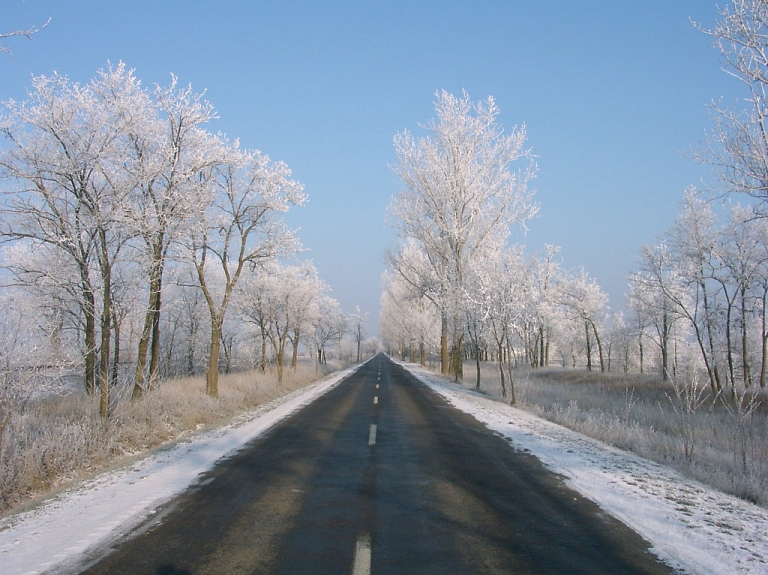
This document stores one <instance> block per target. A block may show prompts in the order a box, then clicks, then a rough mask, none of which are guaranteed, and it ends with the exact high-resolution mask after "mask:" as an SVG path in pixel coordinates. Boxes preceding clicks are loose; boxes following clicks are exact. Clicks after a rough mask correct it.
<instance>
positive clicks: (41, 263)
mask: <svg viewBox="0 0 768 575" xmlns="http://www.w3.org/2000/svg"><path fill="white" fill-rule="evenodd" d="M216 117H217V116H216V112H215V110H214V108H213V106H212V105H211V104H210V103H209V102H207V101H206V100H205V99H204V98H203V96H202V94H199V93H196V92H194V91H193V90H192V88H191V86H183V85H180V84H179V82H178V80H177V78H176V77H173V76H172V77H171V81H170V83H169V84H168V85H167V86H155V87H154V88H153V89H147V88H145V87H144V86H142V84H141V82H140V81H139V79H138V78H137V77H136V76H135V74H134V72H133V71H132V70H130V69H128V68H127V67H126V66H125V65H124V64H123V63H120V64H118V65H117V66H109V67H108V68H107V69H105V70H102V71H100V72H99V73H98V74H97V75H96V77H95V78H94V79H93V80H92V81H90V82H89V83H87V84H79V83H77V82H73V81H71V80H69V79H68V78H67V77H65V76H63V75H59V74H53V75H50V76H39V77H36V78H34V79H33V80H32V86H31V89H30V90H29V91H28V97H27V99H26V100H25V101H22V102H17V101H7V102H4V103H3V105H2V112H0V132H1V133H2V135H3V136H4V140H5V145H4V146H3V147H2V149H1V150H0V176H1V177H2V179H3V186H2V198H1V200H2V203H1V204H0V235H1V236H2V238H3V241H4V244H5V245H4V251H3V257H4V267H5V269H6V270H7V273H6V275H5V283H6V292H7V293H10V292H11V291H15V292H18V293H21V294H23V297H18V296H17V297H15V299H14V301H16V302H19V301H23V302H24V305H26V306H27V309H29V310H30V311H32V310H34V313H30V316H29V319H30V323H31V324H33V325H27V326H24V327H25V328H26V329H27V330H28V331H29V330H37V332H38V334H42V336H41V337H40V338H39V340H35V343H34V345H35V346H37V347H36V350H37V351H36V359H30V360H29V361H32V362H40V363H44V362H46V361H54V362H56V361H62V360H63V359H64V358H67V359H68V361H70V362H71V363H72V364H73V365H79V366H81V369H82V380H83V386H84V388H85V390H86V391H87V392H88V393H89V394H93V395H97V394H98V396H99V397H100V412H101V414H102V415H103V416H105V417H107V416H108V415H109V409H110V390H111V389H112V388H114V386H115V385H116V383H117V382H118V380H120V379H121V378H122V379H129V380H130V381H131V382H132V396H133V397H134V398H138V397H140V396H142V394H144V393H145V392H146V391H147V390H149V389H151V388H152V387H153V386H154V385H155V384H156V382H157V381H158V378H159V377H161V375H163V373H162V370H161V368H162V367H163V365H165V369H166V373H167V371H168V370H169V366H171V365H172V364H175V365H176V371H177V372H183V371H185V370H186V371H187V372H194V371H195V370H197V369H198V367H199V365H202V366H203V369H204V370H205V373H206V391H207V393H208V394H209V395H211V396H216V395H217V394H218V374H219V370H220V369H222V367H225V368H228V367H229V365H230V363H231V361H232V352H233V344H234V341H235V339H236V338H237V337H239V335H238V334H239V333H241V332H242V331H243V326H251V332H252V335H253V340H254V341H258V342H259V343H258V344H254V345H252V346H251V348H252V349H251V355H252V356H253V357H251V358H250V361H251V363H252V364H253V365H258V366H260V367H261V369H265V368H266V363H267V361H268V358H271V359H273V360H274V361H275V362H276V363H277V365H278V373H279V375H280V377H282V366H283V354H284V353H285V352H286V344H287V342H290V343H291V345H292V346H293V350H292V359H291V361H292V364H293V365H295V363H296V361H297V359H296V358H297V350H298V347H299V345H300V344H305V345H306V346H307V347H311V348H312V349H316V350H317V353H318V360H319V361H322V360H323V359H324V354H325V350H326V347H327V346H328V344H329V342H331V341H334V340H338V339H339V338H340V337H341V336H342V335H343V334H344V333H345V332H346V331H347V319H348V318H347V317H346V316H344V314H343V313H342V311H341V308H340V306H339V304H338V302H336V301H335V300H334V299H333V298H331V297H330V295H329V293H330V289H329V287H328V286H327V285H326V284H325V283H324V282H323V281H322V280H320V278H319V277H318V274H317V271H316V270H315V269H314V267H313V266H312V264H311V263H310V262H305V263H303V264H298V265H293V264H290V265H289V264H287V263H285V262H286V261H287V259H288V258H291V257H292V256H294V255H295V254H297V253H298V251H299V250H300V244H299V241H298V239H297V237H296V236H295V234H294V233H293V231H291V230H290V229H288V227H287V225H286V223H285V221H284V219H283V215H284V214H285V213H286V212H287V211H288V210H289V209H290V208H291V207H293V206H301V205H302V204H303V203H304V201H305V198H306V196H305V193H304V190H303V185H302V184H301V183H299V182H297V181H295V180H293V179H292V178H291V170H290V169H289V168H288V166H286V165H285V164H284V163H282V162H276V161H272V160H271V159H270V158H269V157H268V156H267V155H266V154H263V153H262V152H260V151H258V150H246V149H244V148H242V147H241V146H240V143H239V142H238V141H237V140H230V139H228V138H227V137H226V136H224V135H223V134H220V133H213V132H212V131H210V129H208V125H209V124H210V122H211V121H213V120H214V119H215V118H216ZM8 297H9V296H8ZM234 324H237V328H235V327H233V326H234ZM204 336H205V337H206V338H207V344H206V343H204V342H202V341H201V339H202V338H203V337H204ZM125 338H127V339H128V340H129V342H130V344H131V346H132V351H131V354H130V355H131V356H132V357H131V358H130V359H129V360H126V359H125V355H124V354H125V352H126V344H125V341H124V339H125ZM73 350H76V351H73ZM45 354H47V356H46V355H45ZM200 356H204V359H202V361H200V360H199V359H198V358H199V357H200ZM126 366H131V369H132V373H131V374H130V375H127V376H126V375H125V372H126V369H127V367H126Z"/></svg>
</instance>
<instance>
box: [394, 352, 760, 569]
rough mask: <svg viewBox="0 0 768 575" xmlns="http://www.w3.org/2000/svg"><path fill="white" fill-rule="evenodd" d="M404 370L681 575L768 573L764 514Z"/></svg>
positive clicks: (675, 475) (529, 416)
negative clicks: (532, 459) (636, 536)
mask: <svg viewBox="0 0 768 575" xmlns="http://www.w3.org/2000/svg"><path fill="white" fill-rule="evenodd" d="M406 367H407V368H408V369H410V370H411V372H412V373H414V375H416V376H417V377H418V378H419V379H420V380H421V381H423V382H424V383H426V384H427V385H428V386H429V387H431V388H432V389H433V390H434V391H436V392H437V393H438V394H440V395H441V396H443V397H444V398H445V399H446V400H447V401H448V402H449V403H450V404H452V405H453V406H454V407H456V408H458V409H460V410H461V411H464V412H466V413H468V414H470V415H472V416H473V417H475V418H476V419H477V420H479V421H481V422H483V423H485V424H486V426H487V427H488V428H489V429H490V430H492V431H494V432H496V433H498V434H499V435H500V436H501V437H503V438H505V439H506V440H507V441H509V443H510V444H511V445H513V446H514V447H516V448H518V449H523V450H526V451H529V452H531V453H533V454H534V455H535V456H536V457H538V458H539V459H540V460H541V461H542V462H543V463H544V464H545V465H547V466H548V467H549V468H550V469H551V470H552V471H554V472H556V473H559V474H560V475H562V476H564V477H565V478H566V481H567V483H568V484H569V485H570V486H571V487H572V488H574V489H575V490H576V491H578V492H580V493H581V494H582V495H584V496H585V497H588V498H589V499H591V500H592V501H594V502H595V503H597V504H598V505H599V506H600V507H601V508H603V509H604V510H605V511H607V512H608V513H610V514H611V515H613V516H615V517H617V518H619V519H620V520H621V521H623V522H624V523H625V524H627V525H629V526H630V527H631V528H632V529H634V530H635V531H636V532H638V533H640V535H642V536H643V537H644V538H645V539H646V540H647V541H649V542H650V543H651V545H652V549H653V551H654V552H655V553H656V554H657V555H658V556H659V557H660V558H661V559H662V560H663V561H665V562H666V563H668V564H669V565H671V566H673V567H674V568H676V569H678V570H679V571H680V572H682V573H688V574H696V575H699V574H700V575H736V574H746V573H753V574H763V575H765V574H768V510H766V509H763V508H762V507H758V506H756V505H752V504H750V503H747V502H745V501H742V500H741V499H737V498H735V497H732V496H730V495H726V494H724V493H722V492H720V491H717V490H715V489H713V488H710V487H707V486H705V485H702V484H700V483H697V482H695V481H692V480H690V479H687V478H685V477H683V476H681V475H680V474H678V473H677V472H675V471H673V470H671V469H669V468H667V467H664V466H662V465H658V464H656V463H653V462H650V461H648V460H646V459H642V458H640V457H637V456H634V455H632V454H630V453H627V452H625V451H621V450H619V449H615V448H613V447H610V446H608V445H606V444H604V443H601V442H600V441H596V440H594V439H590V438H588V437H585V436H584V435H581V434H580V433H577V432H575V431H571V430H569V429H566V428H564V427H561V426H559V425H556V424H554V423H550V422H548V421H545V420H543V419H540V418H538V417H536V416H535V415H532V414H530V413H527V412H525V411H522V410H519V409H515V408H513V407H510V406H508V405H505V404H503V403H500V402H498V401H493V400H490V399H488V398H487V397H484V396H482V395H480V394H478V393H475V392H473V391H470V390H468V389H466V388H464V387H461V386H459V385H455V384H451V383H447V382H446V381H445V380H444V379H440V378H437V377H435V376H434V375H433V374H431V373H430V372H428V371H426V370H424V369H421V368H418V367H416V366H414V365H406Z"/></svg>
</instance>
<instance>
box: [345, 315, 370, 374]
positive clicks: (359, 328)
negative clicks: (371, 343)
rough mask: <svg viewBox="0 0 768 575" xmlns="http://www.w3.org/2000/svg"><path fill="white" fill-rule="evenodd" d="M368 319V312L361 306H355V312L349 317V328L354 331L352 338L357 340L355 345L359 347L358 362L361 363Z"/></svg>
mask: <svg viewBox="0 0 768 575" xmlns="http://www.w3.org/2000/svg"><path fill="white" fill-rule="evenodd" d="M367 317H368V312H363V311H361V310H360V306H359V305H356V306H355V311H354V312H352V313H351V314H350V316H349V321H348V323H349V326H350V329H351V330H352V337H354V338H355V344H356V345H357V361H358V362H359V361H361V360H362V358H363V356H362V343H363V340H364V339H365V320H366V318H367Z"/></svg>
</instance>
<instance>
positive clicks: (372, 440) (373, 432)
mask: <svg viewBox="0 0 768 575" xmlns="http://www.w3.org/2000/svg"><path fill="white" fill-rule="evenodd" d="M368 445H369V446H370V445H376V424H375V423H371V431H370V432H369V433H368Z"/></svg>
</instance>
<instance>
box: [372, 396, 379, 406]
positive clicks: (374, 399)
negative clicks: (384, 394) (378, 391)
mask: <svg viewBox="0 0 768 575" xmlns="http://www.w3.org/2000/svg"><path fill="white" fill-rule="evenodd" d="M377 403H379V396H378V395H375V396H374V397H373V404H374V405H376V404H377Z"/></svg>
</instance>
